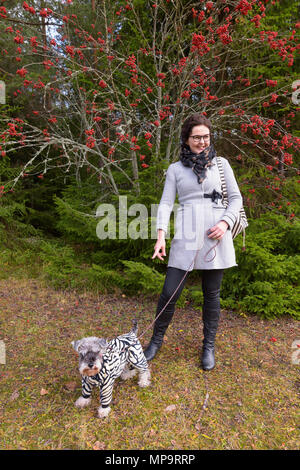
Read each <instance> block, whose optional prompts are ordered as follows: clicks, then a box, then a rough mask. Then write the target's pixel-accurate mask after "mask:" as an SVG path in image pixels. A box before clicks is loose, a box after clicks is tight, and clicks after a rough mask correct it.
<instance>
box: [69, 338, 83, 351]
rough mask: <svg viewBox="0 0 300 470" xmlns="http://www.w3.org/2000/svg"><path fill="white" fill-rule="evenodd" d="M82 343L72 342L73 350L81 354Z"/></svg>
mask: <svg viewBox="0 0 300 470" xmlns="http://www.w3.org/2000/svg"><path fill="white" fill-rule="evenodd" d="M80 343H81V341H80V340H79V341H72V342H71V344H72V346H73V348H74V349H75V351H76V352H77V353H79V348H80Z"/></svg>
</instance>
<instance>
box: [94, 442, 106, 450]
mask: <svg viewBox="0 0 300 470" xmlns="http://www.w3.org/2000/svg"><path fill="white" fill-rule="evenodd" d="M105 448H106V445H105V444H104V442H100V441H96V442H95V444H94V445H93V450H104V449H105Z"/></svg>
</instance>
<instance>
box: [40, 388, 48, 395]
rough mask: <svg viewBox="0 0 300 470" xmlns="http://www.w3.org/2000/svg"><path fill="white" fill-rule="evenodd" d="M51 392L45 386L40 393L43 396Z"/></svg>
mask: <svg viewBox="0 0 300 470" xmlns="http://www.w3.org/2000/svg"><path fill="white" fill-rule="evenodd" d="M48 393H49V392H48V390H46V389H45V388H42V389H41V391H40V394H41V395H42V396H43V395H47V394H48Z"/></svg>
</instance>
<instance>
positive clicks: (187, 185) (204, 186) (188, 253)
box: [156, 157, 242, 271]
mask: <svg viewBox="0 0 300 470" xmlns="http://www.w3.org/2000/svg"><path fill="white" fill-rule="evenodd" d="M221 160H222V165H223V169H224V176H225V181H226V186H227V192H228V201H229V204H228V207H227V208H225V207H224V206H223V205H222V201H221V200H220V199H218V201H217V202H213V201H212V200H211V198H204V194H205V193H207V194H210V193H212V191H213V190H214V189H215V190H216V191H218V192H219V193H222V191H221V180H220V174H219V170H218V166H217V163H216V159H215V158H214V159H213V160H212V163H213V165H212V166H211V167H209V168H208V169H207V173H206V175H207V176H206V178H205V180H204V181H203V183H201V184H199V183H198V181H197V176H196V175H195V173H194V172H193V170H192V169H191V168H189V167H186V166H184V165H183V164H182V163H181V162H180V161H179V162H176V163H172V164H171V165H170V166H169V168H168V170H167V174H166V181H165V186H164V190H163V194H162V198H161V201H160V204H159V207H158V211H157V222H156V229H157V230H158V229H162V230H164V231H165V232H167V230H168V225H169V219H170V215H171V212H172V209H173V206H174V202H175V198H176V193H177V194H178V201H179V207H178V209H177V210H174V215H175V235H174V238H173V240H172V242H171V250H170V255H169V262H168V266H172V267H175V268H179V269H184V270H189V271H191V270H192V269H225V268H230V267H232V266H237V264H236V260H235V251H234V246H233V240H232V236H231V233H230V229H231V228H232V226H233V224H234V222H235V220H236V217H237V215H238V213H239V210H240V208H241V207H242V196H241V193H240V191H239V188H238V185H237V182H236V180H235V177H234V174H233V171H232V168H231V166H230V164H229V163H228V161H227V160H226V159H225V158H223V157H221ZM221 220H225V221H226V222H227V223H228V224H229V229H228V230H227V231H226V232H225V235H224V236H223V238H222V239H221V240H220V241H219V243H218V244H217V246H216V247H215V249H213V247H214V245H216V243H217V240H215V239H210V238H208V236H207V231H208V230H209V229H210V228H211V227H213V226H214V225H215V224H217V223H218V222H220V221H221ZM197 250H199V252H198V255H197V258H196V260H195V262H194V263H193V264H192V265H191V263H192V261H193V259H194V257H195V255H196V253H197Z"/></svg>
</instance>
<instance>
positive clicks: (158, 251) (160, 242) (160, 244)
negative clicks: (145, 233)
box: [152, 230, 166, 261]
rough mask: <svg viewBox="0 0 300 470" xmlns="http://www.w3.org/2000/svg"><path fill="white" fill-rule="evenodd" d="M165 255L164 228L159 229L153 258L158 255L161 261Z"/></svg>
mask: <svg viewBox="0 0 300 470" xmlns="http://www.w3.org/2000/svg"><path fill="white" fill-rule="evenodd" d="M164 256H166V241H165V232H164V231H163V230H158V238H157V242H156V243H155V246H154V253H153V256H152V259H154V258H156V257H158V258H159V259H160V260H161V261H163V260H164V258H163V257H164Z"/></svg>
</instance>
